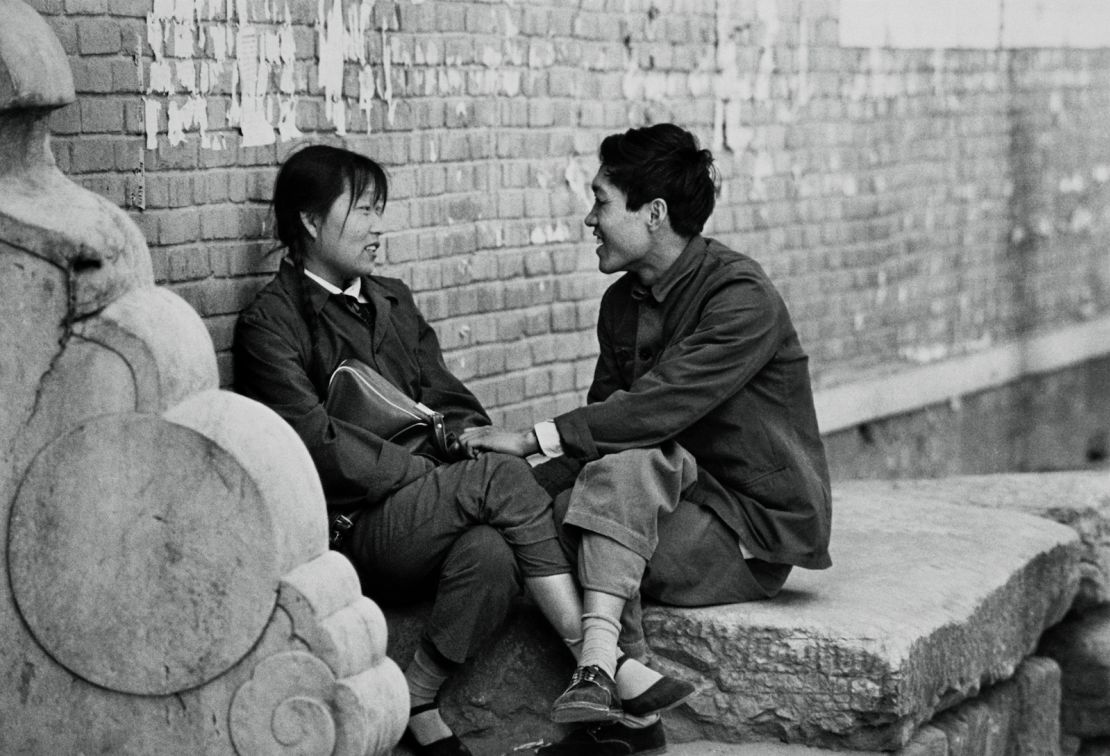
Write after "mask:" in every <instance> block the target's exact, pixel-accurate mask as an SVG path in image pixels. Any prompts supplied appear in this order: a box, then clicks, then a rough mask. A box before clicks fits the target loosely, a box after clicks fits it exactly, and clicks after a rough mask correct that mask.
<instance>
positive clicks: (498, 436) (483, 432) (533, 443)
mask: <svg viewBox="0 0 1110 756" xmlns="http://www.w3.org/2000/svg"><path fill="white" fill-rule="evenodd" d="M459 440H460V441H461V442H462V443H463V444H464V445H465V446H466V448H467V449H469V450H470V453H471V454H476V453H477V452H483V451H491V452H501V453H502V454H512V455H513V456H514V457H527V456H528V455H530V454H535V453H537V452H538V451H539V450H540V443H539V441H537V440H536V434H535V432H534V431H532V430H531V429H529V430H526V431H520V432H516V431H508V430H504V429H503V428H495V427H493V426H492V425H485V426H482V427H479V428H467V429H466V430H464V431H463V432H462V435H461V436H459Z"/></svg>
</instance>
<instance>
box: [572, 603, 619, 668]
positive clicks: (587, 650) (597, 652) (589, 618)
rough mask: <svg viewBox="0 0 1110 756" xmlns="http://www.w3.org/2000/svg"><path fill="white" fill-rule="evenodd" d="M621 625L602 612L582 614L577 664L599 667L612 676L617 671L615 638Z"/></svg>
mask: <svg viewBox="0 0 1110 756" xmlns="http://www.w3.org/2000/svg"><path fill="white" fill-rule="evenodd" d="M620 632H621V625H620V622H619V621H618V620H615V619H613V618H612V617H608V616H606V615H604V614H593V613H588V614H583V615H582V654H581V656H579V658H578V666H580V667H588V666H590V665H595V666H598V667H601V668H602V669H603V670H605V672H606V673H607V674H608V675H609V676H610V677H612V676H613V675H614V674H616V671H617V638H618V637H619V636H620Z"/></svg>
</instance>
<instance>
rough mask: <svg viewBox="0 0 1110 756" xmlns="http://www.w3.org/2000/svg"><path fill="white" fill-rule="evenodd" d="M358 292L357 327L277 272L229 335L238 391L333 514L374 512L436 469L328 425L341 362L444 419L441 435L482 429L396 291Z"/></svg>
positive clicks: (348, 427)
mask: <svg viewBox="0 0 1110 756" xmlns="http://www.w3.org/2000/svg"><path fill="white" fill-rule="evenodd" d="M362 286H363V289H362V290H363V294H364V296H365V297H366V298H367V299H368V300H370V306H369V307H366V306H364V308H363V309H364V311H365V312H366V316H365V318H360V317H359V316H358V315H356V314H355V313H354V312H352V310H350V309H349V308H348V307H347V305H345V304H344V303H343V301H342V297H341V295H334V294H330V293H328V292H327V290H325V289H324V288H323V287H322V286H320V285H319V284H317V283H315V282H314V281H312V280H310V279H308V278H306V277H304V276H303V275H301V274H300V273H299V272H298V271H297V269H296V268H295V267H294V266H292V265H290V264H288V263H284V264H282V266H281V269H280V270H279V271H278V274H277V276H275V277H274V280H273V281H271V282H270V283H269V284H267V285H266V287H265V288H263V289H262V291H261V292H259V294H258V296H257V298H256V299H255V300H254V302H253V303H252V304H251V305H250V306H249V307H248V308H247V309H246V310H245V311H244V312H243V314H242V315H241V316H240V317H239V322H238V324H237V326H236V331H235V343H234V350H233V356H234V370H235V388H236V390H237V391H239V392H240V393H242V394H244V395H246V396H249V397H251V398H252V399H257V400H258V401H260V402H262V403H263V404H265V405H267V406H269V407H270V408H271V409H272V410H274V411H275V412H277V413H278V414H279V415H281V416H282V417H283V418H285V420H286V421H287V422H288V423H289V424H290V425H291V426H293V429H294V430H295V431H296V432H297V434H298V435H299V436H300V437H301V440H302V441H304V443H305V446H307V447H308V451H309V454H311V455H312V460H313V461H314V462H315V463H316V469H317V471H318V472H319V474H320V480H321V482H322V483H323V486H324V494H325V496H326V497H327V501H328V508H329V510H331V511H332V512H349V511H352V510H355V509H358V508H359V507H363V506H366V505H367V504H374V503H376V502H379V501H381V500H382V499H384V498H386V497H387V496H389V495H390V494H391V493H393V492H394V491H396V490H397V489H399V488H401V487H402V486H404V485H406V484H407V483H410V482H411V481H413V480H415V479H416V478H418V477H420V476H422V475H424V474H426V473H427V472H428V471H429V470H431V469H432V468H433V467H434V463H433V462H432V461H430V460H429V459H427V458H425V457H422V456H418V455H413V454H410V453H409V452H408V451H407V450H406V449H404V448H403V447H401V446H398V445H396V444H392V443H390V442H388V441H386V440H384V439H382V438H381V437H379V436H376V435H374V434H373V433H371V432H370V431H368V430H366V429H365V428H361V427H359V426H357V425H352V424H350V423H346V422H343V421H340V420H336V419H335V418H332V417H329V416H328V414H327V412H325V411H324V406H323V401H324V398H325V397H326V395H327V384H328V379H329V377H330V376H331V374H332V372H333V371H334V370H335V368H336V367H337V366H338V365H339V363H340V362H342V361H343V360H344V359H347V358H351V357H354V358H357V359H360V360H362V361H363V362H365V363H367V364H368V365H370V366H371V367H373V368H375V369H376V370H377V371H378V372H379V373H381V374H382V375H384V376H385V377H386V378H388V379H389V380H390V381H391V382H392V383H393V384H394V385H396V386H398V387H400V388H401V389H402V390H403V391H405V393H407V394H408V395H409V396H410V397H412V398H413V399H416V400H417V401H420V402H423V403H424V404H426V405H428V406H429V407H431V408H432V409H434V410H436V411H438V412H441V413H443V415H444V417H445V420H446V424H447V429H448V430H449V431H453V432H455V433H458V432H460V431H461V430H462V429H463V428H464V427H466V426H471V425H488V424H489V417H488V416H487V415H486V413H485V410H484V409H483V408H482V405H481V403H480V402H479V401H478V400H477V399H476V398H475V397H474V395H473V394H471V393H470V391H468V390H467V388H466V387H465V386H464V385H463V384H462V383H461V382H460V381H459V380H458V379H457V378H455V376H453V375H452V374H451V373H450V372H449V371H448V370H447V366H446V365H445V364H444V362H443V354H442V352H441V351H440V347H439V340H438V339H437V338H436V335H435V331H433V330H432V328H431V327H430V326H429V325H428V324H427V323H426V322H425V321H424V318H423V317H422V316H421V315H420V312H419V311H418V310H417V309H416V304H415V302H414V301H413V298H412V293H411V292H410V291H409V290H408V288H407V287H406V286H405V285H404V283H402V282H401V281H398V280H397V279H393V278H383V277H379V276H367V277H364V278H363V279H362ZM301 287H303V291H304V301H305V305H306V307H308V308H310V313H312V314H313V315H314V317H315V320H316V323H317V325H316V334H315V339H313V338H312V335H311V334H310V333H309V324H308V321H307V320H306V318H305V317H304V315H303V314H302V312H301V305H300V302H301V299H300V297H301V294H300V290H301Z"/></svg>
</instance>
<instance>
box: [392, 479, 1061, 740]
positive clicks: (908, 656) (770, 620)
mask: <svg viewBox="0 0 1110 756" xmlns="http://www.w3.org/2000/svg"><path fill="white" fill-rule="evenodd" d="M832 548H833V560H834V562H835V564H834V566H833V568H832V569H830V570H825V571H822V572H809V571H804V570H799V571H797V572H796V573H795V574H794V575H793V576H792V577H791V579H790V581H788V583H787V590H785V591H784V592H783V594H782V595H781V596H780V597H779V598H777V599H775V600H774V601H768V602H758V603H751V604H740V605H730V606H721V607H711V608H703V609H676V608H671V607H653V608H651V609H650V610H649V611H648V612H647V616H646V624H647V630H648V636H649V642H650V644H651V646H652V649H653V652H654V654H655V663H656V665H657V666H659V667H662V668H666V669H670V670H672V671H676V672H677V673H678V674H681V675H684V676H687V677H689V678H691V679H695V680H697V681H698V682H699V686H700V690H699V695H698V696H696V697H695V699H694V700H693V703H692V704H691V705H689V706H686V707H683V708H682V709H680V710H678V711H677V712H674V713H672V714H669V715H668V717H667V725H668V731H669V732H670V734H671V739H672V740H673V741H675V742H682V741H695V740H710V741H716V742H743V741H753V740H762V741H785V742H789V743H795V744H804V745H811V746H823V747H829V748H840V749H850V750H888V751H889V750H896V749H899V748H902V747H903V746H906V745H907V744H909V743H910V742H911V739H912V738H913V737H914V736H915V733H917V732H918V729H919V727H920V726H921V725H922V724H923V723H925V722H928V721H930V720H931V719H933V717H934V716H935V714H937V713H938V712H940V711H943V710H945V709H948V708H950V707H953V706H955V705H957V704H959V703H960V702H961V701H963V700H965V699H968V698H972V697H974V696H975V695H976V694H977V693H978V692H979V689H980V687H981V686H988V685H991V684H993V683H996V682H1000V681H1003V680H1006V679H1008V678H1010V677H1011V676H1012V675H1013V673H1014V670H1015V669H1016V668H1017V666H1018V665H1019V664H1020V663H1021V662H1022V660H1023V659H1024V658H1026V657H1027V656H1028V655H1029V654H1030V653H1032V651H1033V649H1034V648H1035V646H1036V644H1037V641H1038V639H1039V638H1040V636H1041V634H1042V633H1043V631H1044V630H1045V629H1046V628H1047V627H1049V626H1050V625H1053V624H1055V623H1056V622H1058V621H1059V620H1060V619H1061V618H1062V617H1063V616H1064V614H1065V612H1066V611H1067V609H1068V607H1069V606H1070V605H1071V603H1072V600H1073V598H1074V596H1075V593H1076V591H1077V588H1078V583H1079V562H1080V556H1081V552H1082V547H1081V545H1080V543H1079V539H1078V537H1077V536H1076V534H1075V533H1074V531H1073V530H1071V529H1070V528H1067V527H1064V526H1062V525H1058V524H1056V523H1051V522H1046V521H1045V520H1043V519H1040V518H1036V517H1032V516H1029V515H1026V514H1023V513H1014V512H1007V511H1003V510H1000V509H991V508H987V507H976V506H966V505H955V504H951V503H947V502H942V501H937V500H932V499H930V500H925V501H921V502H913V501H907V500H905V499H904V498H903V497H901V496H894V497H890V496H887V495H886V494H884V493H882V492H879V493H875V494H857V493H845V492H843V491H842V492H838V493H837V495H836V501H835V504H834V526H833V547H832ZM386 615H387V617H388V619H389V620H390V634H391V644H390V647H391V654H392V655H394V658H396V659H397V660H398V661H399V662H401V663H402V664H404V663H406V662H407V660H408V655H409V654H410V653H411V649H412V645H413V643H414V642H415V637H416V635H417V633H418V632H419V624H420V622H421V619H422V612H421V611H420V610H419V609H417V610H410V611H407V612H398V611H391V610H387V612H386ZM570 670H571V662H570V658H569V654H568V653H567V652H566V650H565V649H564V648H563V647H562V644H561V643H560V642H559V641H558V640H557V639H556V638H555V637H554V634H553V633H552V632H551V631H550V630H549V629H548V628H547V627H546V626H545V625H544V624H543V622H542V621H541V620H540V619H539V617H538V615H537V613H536V612H534V611H532V610H525V611H523V612H521V613H520V614H519V615H518V616H517V617H516V618H514V620H513V621H512V622H510V623H509V626H508V627H507V628H506V629H505V632H504V633H502V634H501V635H500V637H498V638H497V639H496V640H495V641H494V642H493V643H492V646H491V648H490V649H489V651H488V652H487V653H485V654H483V656H482V658H481V659H479V660H477V662H475V663H473V664H472V665H469V666H468V667H467V668H466V669H465V670H464V673H463V674H462V675H461V676H460V677H459V679H457V680H456V681H454V682H453V683H452V684H451V685H450V686H449V687H448V688H447V689H445V691H444V711H445V716H446V717H447V718H448V719H449V721H451V723H452V724H453V725H454V726H455V727H456V728H457V729H458V731H459V732H460V734H468V736H469V737H468V739H469V741H470V742H471V743H473V744H474V746H476V747H478V748H479V749H480V751H478V752H481V753H498V752H500V751H499V750H498V749H506V750H507V748H508V747H511V745H512V744H521V743H527V742H534V741H536V740H539V739H543V738H547V739H549V740H552V739H555V738H557V737H559V732H558V731H557V730H556V728H555V727H554V726H553V725H551V724H550V723H549V721H548V719H547V712H548V707H549V706H550V703H551V701H552V700H553V698H554V697H555V696H556V695H557V694H558V693H559V692H560V691H561V689H562V686H563V685H564V684H565V680H566V679H567V676H568V675H569V672H570Z"/></svg>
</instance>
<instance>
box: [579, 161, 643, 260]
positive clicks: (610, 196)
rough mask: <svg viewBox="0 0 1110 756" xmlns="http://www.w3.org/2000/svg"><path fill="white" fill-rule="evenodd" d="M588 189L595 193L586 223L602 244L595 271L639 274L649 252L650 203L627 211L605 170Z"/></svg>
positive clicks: (622, 196) (625, 201)
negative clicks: (637, 272)
mask: <svg viewBox="0 0 1110 756" xmlns="http://www.w3.org/2000/svg"><path fill="white" fill-rule="evenodd" d="M590 188H591V189H593V192H594V206H593V207H592V208H591V209H590V212H589V214H588V215H587V216H586V220H585V223H586V225H587V226H589V227H590V228H592V229H593V230H594V237H595V238H596V239H597V240H598V241H599V242H601V245H600V246H599V247H598V248H597V257H598V264H597V267H598V269H600V270H601V272H602V273H616V272H618V271H622V270H623V271H631V272H636V271H638V270H639V269H640V267H641V264H642V263H643V261H644V258H645V257H646V256H647V254H648V252H649V251H650V250H651V234H650V233H648V216H649V214H650V209H649V205H650V203H645V204H644V205H643V206H642V207H640V209H638V210H629V209H628V208H627V198H626V197H625V194H624V192H622V191H621V190H620V189H618V188H617V187H615V186H613V184H612V182H610V181H609V178H608V176H607V175H606V171H605V166H602V167H601V169H600V170H599V171H598V172H597V175H596V176H594V180H593V182H592V183H591V184H590Z"/></svg>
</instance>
